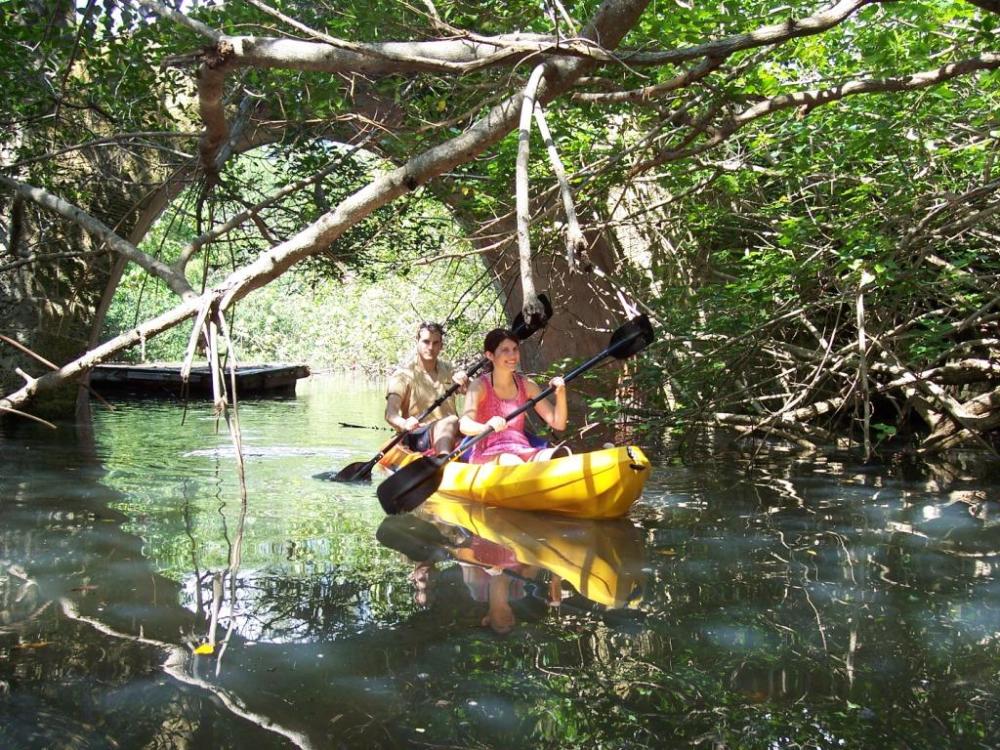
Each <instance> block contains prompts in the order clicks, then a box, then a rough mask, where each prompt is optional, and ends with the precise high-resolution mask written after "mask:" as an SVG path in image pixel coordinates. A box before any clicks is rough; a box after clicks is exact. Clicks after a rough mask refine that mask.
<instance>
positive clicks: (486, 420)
mask: <svg viewBox="0 0 1000 750" xmlns="http://www.w3.org/2000/svg"><path fill="white" fill-rule="evenodd" d="M483 351H484V353H485V355H486V358H487V359H488V360H489V361H490V363H491V365H492V370H491V371H490V372H488V373H487V374H485V375H483V376H481V377H479V378H477V379H476V380H474V381H472V383H470V384H469V392H468V393H467V394H466V396H465V411H464V413H463V415H462V419H461V421H460V422H459V429H460V430H461V431H462V433H463V434H465V435H478V434H480V433H482V432H484V431H485V430H487V429H489V428H491V427H492V428H493V430H494V432H493V433H492V434H491V435H487V436H486V437H485V438H483V439H482V440H480V441H479V442H478V443H476V444H475V445H474V446H472V453H471V455H470V456H469V462H470V463H474V464H485V463H498V464H519V463H523V462H525V461H545V460H547V459H549V458H552V457H553V454H554V452H555V451H556V450H560V449H559V448H542V449H539V448H537V447H535V446H533V445H532V444H531V442H530V441H529V440H528V436H527V434H526V433H525V431H524V420H525V414H524V413H522V414H519V415H518V416H516V417H515V418H514V419H512V420H510V421H509V422H508V421H507V420H506V418H505V416H506V415H507V414H510V413H511V412H512V411H514V410H515V409H517V408H518V407H519V406H522V405H523V404H525V403H526V402H527V401H529V400H530V399H533V398H535V397H537V396H538V394H540V393H541V392H542V389H541V388H539V387H538V385H536V384H535V383H534V382H532V381H531V380H529V379H528V378H526V377H524V375H522V374H520V373H519V372H517V367H518V365H519V364H520V362H521V349H520V345H519V342H518V338H517V336H515V335H514V333H513V332H511V331H508V330H507V329H506V328H497V329H495V330H492V331H490V332H489V333H487V334H486V340H485V341H484V342H483ZM549 385H550V386H552V387H553V388H554V389H555V396H556V400H555V404H554V405H553V404H552V403H551V402H550V401H548V400H547V399H542V400H541V401H539V402H538V403H537V404H535V411H536V412H537V413H538V416H540V417H541V418H542V419H544V420H545V422H546V423H547V424H548V425H549V427H551V428H552V429H553V430H564V429H566V415H567V407H566V384H565V383H564V382H563V379H562V378H560V377H555V378H552V380H550V381H549ZM561 450H563V451H564V452H566V451H565V449H561Z"/></svg>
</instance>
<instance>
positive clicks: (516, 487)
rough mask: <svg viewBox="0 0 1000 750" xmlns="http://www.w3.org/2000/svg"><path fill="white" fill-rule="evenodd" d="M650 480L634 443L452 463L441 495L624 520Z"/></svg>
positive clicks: (395, 457)
mask: <svg viewBox="0 0 1000 750" xmlns="http://www.w3.org/2000/svg"><path fill="white" fill-rule="evenodd" d="M416 458H419V456H417V455H416V454H413V453H410V452H408V451H405V450H402V449H401V450H398V451H397V450H394V451H390V452H389V454H387V455H386V456H385V457H384V458H383V459H382V461H381V462H380V463H382V464H383V465H384V466H387V467H388V468H391V469H399V468H402V467H403V466H405V465H406V464H408V463H410V461H412V460H414V459H416ZM648 476H649V459H648V458H646V454H644V453H643V452H642V449H641V448H638V447H637V446H634V445H630V446H626V447H621V448H605V449H603V450H597V451H590V452H589V453H579V454H576V455H572V456H566V457H563V458H555V459H552V460H550V461H529V462H527V463H523V464H516V465H514V466H501V465H498V464H466V463H460V462H458V461H452V462H451V463H449V464H447V465H446V466H445V467H444V473H443V476H442V478H441V484H440V485H439V487H438V493H441V494H445V495H452V496H455V497H461V498H465V499H468V500H475V501H476V502H479V503H483V504H484V505H495V506H499V507H502V508H514V509H516V510H534V511H538V510H542V511H547V512H549V513H561V514H564V515H568V516H573V517H576V518H595V519H599V518H619V517H620V516H623V515H625V514H626V513H627V512H628V510H629V508H631V507H632V504H633V503H634V502H635V501H636V499H637V498H638V497H639V495H640V494H642V488H643V486H644V485H645V484H646V478H647V477H648Z"/></svg>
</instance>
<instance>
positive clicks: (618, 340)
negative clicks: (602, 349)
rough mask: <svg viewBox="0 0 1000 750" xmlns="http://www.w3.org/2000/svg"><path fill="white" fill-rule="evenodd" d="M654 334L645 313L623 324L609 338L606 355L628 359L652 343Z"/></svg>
mask: <svg viewBox="0 0 1000 750" xmlns="http://www.w3.org/2000/svg"><path fill="white" fill-rule="evenodd" d="M655 338H656V334H655V333H654V332H653V325H652V324H651V323H650V322H649V318H647V317H646V315H645V313H643V314H642V315H639V316H637V317H635V318H632V320H630V321H628V322H627V323H625V324H624V325H623V326H622V327H621V328H619V329H618V330H617V331H615V332H614V335H612V336H611V343H610V344H609V345H608V354H610V355H611V356H613V357H617V358H618V359H628V358H629V357H631V356H632V355H633V354H638V353H639V352H641V351H642V350H643V349H645V348H646V347H647V346H649V345H650V344H652V343H653V339H655Z"/></svg>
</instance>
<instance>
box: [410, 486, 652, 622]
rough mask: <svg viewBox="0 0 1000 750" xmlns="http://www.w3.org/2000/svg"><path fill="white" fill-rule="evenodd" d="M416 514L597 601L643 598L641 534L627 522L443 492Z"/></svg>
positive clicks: (628, 603) (610, 603)
mask: <svg viewBox="0 0 1000 750" xmlns="http://www.w3.org/2000/svg"><path fill="white" fill-rule="evenodd" d="M418 513H419V514H420V515H422V516H424V517H426V518H428V519H429V520H431V521H443V522H444V523H447V524H451V525H453V526H460V527H461V528H463V529H465V530H466V531H468V532H469V533H471V534H474V535H476V536H478V537H482V538H483V539H487V540H489V541H491V542H493V543H495V544H499V545H501V546H503V547H505V548H507V549H508V550H510V551H511V552H512V553H513V554H514V556H515V557H516V558H517V560H518V562H521V563H523V564H525V565H533V566H537V567H539V568H544V569H546V570H548V571H550V572H551V573H553V574H555V575H557V576H559V577H560V578H562V579H563V580H564V581H566V582H568V583H569V584H570V585H571V586H572V587H573V588H574V589H576V590H577V591H578V592H579V593H580V594H582V595H583V596H585V597H586V598H588V599H590V600H591V601H595V602H597V603H598V604H603V605H604V606H606V607H635V606H637V605H638V604H639V602H640V600H641V592H642V582H643V578H644V574H643V571H642V568H643V565H644V564H645V555H644V552H643V543H642V536H641V534H640V533H639V530H638V529H636V528H635V527H634V526H633V525H632V524H631V523H629V522H627V521H624V520H619V521H590V520H581V519H576V518H555V517H553V516H547V515H543V514H540V513H523V512H520V511H516V510H509V509H507V508H491V507H487V506H484V505H481V504H479V503H473V502H470V501H468V500H455V499H451V498H449V497H448V496H447V495H442V494H434V495H431V497H430V498H429V499H428V500H427V502H426V503H424V504H423V505H422V506H421V507H420V510H419V511H418Z"/></svg>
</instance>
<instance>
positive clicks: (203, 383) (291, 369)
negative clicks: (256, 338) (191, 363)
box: [90, 364, 309, 398]
mask: <svg viewBox="0 0 1000 750" xmlns="http://www.w3.org/2000/svg"><path fill="white" fill-rule="evenodd" d="M225 375H226V382H227V383H228V382H229V371H228V370H226V372H225ZM306 377H309V368H308V367H307V366H306V365H287V364H273V365H265V364H252V365H251V364H248V365H240V366H239V367H237V368H236V396H237V397H238V398H247V397H254V396H256V397H261V396H263V397H267V396H294V395H295V383H296V382H297V381H298V380H299V379H300V378H306ZM90 384H91V386H93V387H94V389H95V390H96V391H97V392H98V393H102V394H103V393H105V392H109V393H110V392H112V391H113V392H116V393H120V392H123V391H124V392H129V393H136V394H141V395H144V396H164V397H172V398H180V397H181V396H182V395H183V394H182V386H183V383H182V382H181V366H180V365H177V364H150V365H97V367H95V368H94V369H93V370H92V371H91V373H90ZM187 395H188V396H189V397H190V398H210V397H211V395H212V373H211V370H210V369H209V368H208V366H205V365H203V366H200V367H193V368H191V376H190V377H189V378H188V386H187Z"/></svg>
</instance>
